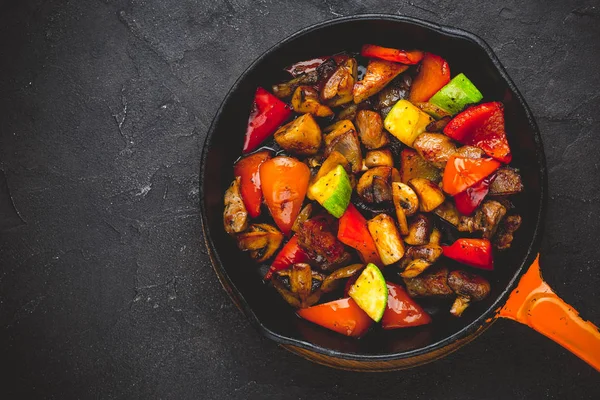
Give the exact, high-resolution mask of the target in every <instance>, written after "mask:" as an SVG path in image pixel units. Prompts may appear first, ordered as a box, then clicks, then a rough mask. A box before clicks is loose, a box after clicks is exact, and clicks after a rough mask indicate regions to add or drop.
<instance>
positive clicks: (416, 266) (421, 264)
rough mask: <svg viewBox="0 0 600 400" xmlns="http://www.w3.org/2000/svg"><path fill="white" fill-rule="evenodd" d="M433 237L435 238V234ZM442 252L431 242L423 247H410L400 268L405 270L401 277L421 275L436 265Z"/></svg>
mask: <svg viewBox="0 0 600 400" xmlns="http://www.w3.org/2000/svg"><path fill="white" fill-rule="evenodd" d="M436 231H437V229H436ZM437 232H439V231H437ZM431 236H433V233H432V235H431ZM442 252H443V250H442V248H441V247H440V246H438V245H437V244H433V243H431V242H430V243H429V244H426V245H423V246H411V247H409V248H408V250H406V253H405V254H404V257H403V258H402V261H401V262H400V268H405V269H404V272H402V273H401V274H400V276H402V277H403V278H413V277H415V276H417V275H419V274H420V273H421V272H423V271H425V270H426V269H427V268H428V267H430V266H431V265H432V264H433V263H435V262H436V261H437V260H438V258H440V256H441V255H442Z"/></svg>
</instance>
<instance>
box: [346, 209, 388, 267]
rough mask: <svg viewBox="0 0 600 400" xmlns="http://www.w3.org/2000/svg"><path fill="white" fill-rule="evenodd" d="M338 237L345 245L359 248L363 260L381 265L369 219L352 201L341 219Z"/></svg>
mask: <svg viewBox="0 0 600 400" xmlns="http://www.w3.org/2000/svg"><path fill="white" fill-rule="evenodd" d="M337 238H338V240H339V241H340V242H342V243H344V244H345V245H348V246H350V247H352V248H354V249H356V250H358V252H359V254H360V256H361V258H362V260H363V262H365V263H373V264H375V265H381V258H379V253H378V252H377V247H376V246H375V242H374V241H373V238H372V237H371V233H369V229H368V228H367V220H366V219H365V217H363V216H362V215H361V213H360V212H359V211H358V210H357V209H356V207H354V205H352V203H350V204H349V205H348V208H346V211H345V212H344V214H343V215H342V216H341V218H340V219H339V227H338V233H337Z"/></svg>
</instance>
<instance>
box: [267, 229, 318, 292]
mask: <svg viewBox="0 0 600 400" xmlns="http://www.w3.org/2000/svg"><path fill="white" fill-rule="evenodd" d="M309 260H310V257H308V254H306V252H305V251H304V250H303V249H302V248H301V247H300V245H299V244H298V236H296V235H294V236H292V238H291V239H290V240H289V242H287V243H286V244H285V246H283V248H282V249H281V250H280V251H279V253H277V255H276V256H275V259H274V260H273V264H271V268H269V271H268V272H267V273H266V274H265V280H266V281H268V280H269V279H271V276H273V274H274V273H275V272H277V271H281V270H282V269H286V268H288V267H291V266H292V265H294V264H297V263H305V262H308V261H309Z"/></svg>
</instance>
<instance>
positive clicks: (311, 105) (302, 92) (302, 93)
mask: <svg viewBox="0 0 600 400" xmlns="http://www.w3.org/2000/svg"><path fill="white" fill-rule="evenodd" d="M292 108H293V109H294V111H296V112H297V113H302V114H303V113H310V114H312V115H314V116H315V117H330V116H332V115H333V111H331V108H329V107H327V106H325V105H323V104H321V103H319V93H318V92H317V91H316V90H315V88H313V87H311V86H298V87H297V88H296V90H295V91H294V95H293V96H292Z"/></svg>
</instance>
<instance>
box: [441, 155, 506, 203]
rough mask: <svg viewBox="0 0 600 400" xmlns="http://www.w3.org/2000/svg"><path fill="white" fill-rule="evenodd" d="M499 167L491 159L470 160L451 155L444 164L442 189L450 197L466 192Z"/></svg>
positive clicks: (496, 162) (498, 164)
mask: <svg viewBox="0 0 600 400" xmlns="http://www.w3.org/2000/svg"><path fill="white" fill-rule="evenodd" d="M498 167H500V163H499V162H498V161H496V160H493V159H484V158H480V159H472V158H466V157H460V156H457V155H452V156H450V158H449V159H448V162H447V163H446V169H444V177H443V179H442V189H443V190H444V192H446V193H448V194H449V195H451V196H454V195H455V194H457V193H460V192H462V191H464V190H466V189H467V188H468V187H471V186H473V185H474V184H476V183H477V182H479V181H481V180H482V179H483V178H485V177H486V176H488V175H490V174H491V173H492V172H494V171H495V170H497V169H498Z"/></svg>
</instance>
